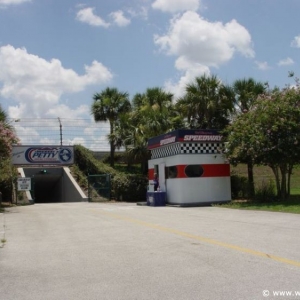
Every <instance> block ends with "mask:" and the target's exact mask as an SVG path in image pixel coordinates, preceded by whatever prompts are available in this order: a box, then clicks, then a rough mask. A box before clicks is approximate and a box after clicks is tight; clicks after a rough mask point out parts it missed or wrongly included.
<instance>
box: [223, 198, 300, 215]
mask: <svg viewBox="0 0 300 300" xmlns="http://www.w3.org/2000/svg"><path fill="white" fill-rule="evenodd" d="M218 207H224V208H232V209H248V210H262V211H274V212H285V213H294V214H300V197H299V196H296V197H293V196H291V199H289V200H287V201H284V202H283V201H282V202H272V203H255V202H251V201H237V200H233V201H231V202H230V203H228V204H222V205H218Z"/></svg>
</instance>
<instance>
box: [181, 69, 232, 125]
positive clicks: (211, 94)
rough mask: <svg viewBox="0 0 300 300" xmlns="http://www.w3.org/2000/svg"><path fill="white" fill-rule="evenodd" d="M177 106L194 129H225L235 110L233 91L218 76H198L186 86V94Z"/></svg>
mask: <svg viewBox="0 0 300 300" xmlns="http://www.w3.org/2000/svg"><path fill="white" fill-rule="evenodd" d="M176 106H177V108H178V110H179V111H181V113H182V115H183V116H184V117H185V118H186V120H187V123H188V124H187V126H188V127H189V128H194V129H223V128H225V126H226V125H227V124H228V123H229V116H230V113H231V111H232V110H233V92H232V89H231V88H230V87H228V86H225V85H224V84H223V83H222V82H221V81H220V80H219V79H218V78H217V77H216V76H206V75H203V76H201V77H196V79H195V82H193V83H192V84H188V85H187V86H186V94H185V96H184V97H182V98H181V99H179V100H178V102H177V105H176Z"/></svg>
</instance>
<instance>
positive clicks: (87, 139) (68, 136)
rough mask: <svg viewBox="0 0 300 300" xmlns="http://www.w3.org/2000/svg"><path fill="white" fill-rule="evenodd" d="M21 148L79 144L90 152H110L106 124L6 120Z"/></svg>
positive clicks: (49, 119) (91, 121)
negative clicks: (24, 146) (13, 130)
mask: <svg viewBox="0 0 300 300" xmlns="http://www.w3.org/2000/svg"><path fill="white" fill-rule="evenodd" d="M9 123H10V124H11V125H12V126H13V127H14V128H15V131H16V134H17V136H18V138H19V139H20V143H21V144H22V145H65V146H69V145H76V144H77V145H78V144H79V145H82V146H84V147H86V148H88V149H90V150H92V151H95V152H96V151H109V143H108V141H107V135H108V133H109V123H108V122H97V123H96V122H95V121H94V120H93V119H66V118H48V119H38V118H37V119H32V118H28V119H26V118H21V119H9Z"/></svg>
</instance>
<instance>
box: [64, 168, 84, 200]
mask: <svg viewBox="0 0 300 300" xmlns="http://www.w3.org/2000/svg"><path fill="white" fill-rule="evenodd" d="M63 194H64V197H63V198H64V202H82V201H88V197H87V195H85V194H84V193H83V191H82V190H81V188H80V186H79V185H78V184H77V182H76V181H75V179H74V178H73V176H72V175H71V171H70V169H69V168H68V167H64V168H63Z"/></svg>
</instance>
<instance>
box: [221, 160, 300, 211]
mask: <svg viewBox="0 0 300 300" xmlns="http://www.w3.org/2000/svg"><path fill="white" fill-rule="evenodd" d="M231 170H232V172H233V173H234V174H237V175H240V176H245V177H247V166H246V165H242V164H240V165H238V166H236V167H231ZM269 180H274V175H273V172H272V170H271V169H270V168H269V167H265V166H255V167H254V182H255V185H256V186H259V185H260V184H261V183H262V182H263V181H266V182H267V181H269ZM218 206H219V207H225V208H232V209H248V210H263V211H274V212H287V213H295V214H300V166H297V167H296V168H294V171H293V174H292V177H291V196H290V199H289V200H286V201H276V200H275V201H274V202H268V203H259V202H255V201H247V200H243V201H241V200H233V201H231V202H230V203H228V204H222V205H218Z"/></svg>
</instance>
